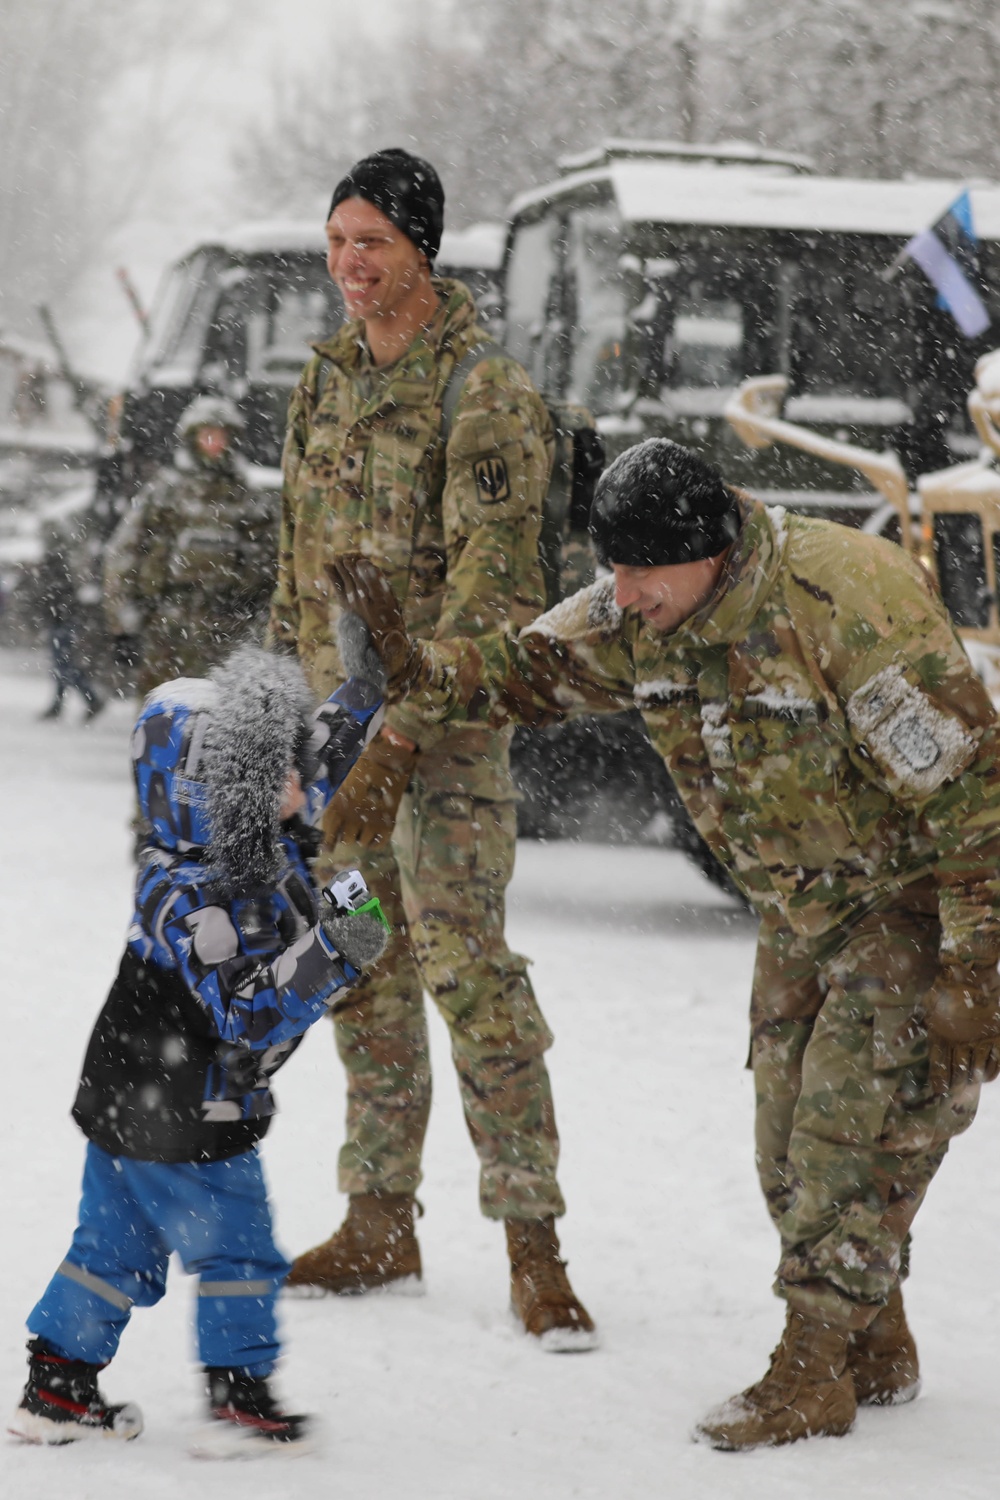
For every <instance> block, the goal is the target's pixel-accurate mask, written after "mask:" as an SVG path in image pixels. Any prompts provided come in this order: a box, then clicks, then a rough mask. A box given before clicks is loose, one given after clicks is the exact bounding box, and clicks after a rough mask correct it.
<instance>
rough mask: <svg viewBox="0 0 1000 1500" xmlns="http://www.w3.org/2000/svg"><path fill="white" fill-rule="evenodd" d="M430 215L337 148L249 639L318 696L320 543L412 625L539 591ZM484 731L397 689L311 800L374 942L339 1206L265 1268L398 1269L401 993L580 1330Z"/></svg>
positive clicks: (528, 465)
mask: <svg viewBox="0 0 1000 1500" xmlns="http://www.w3.org/2000/svg"><path fill="white" fill-rule="evenodd" d="M443 217H444V193H443V191H442V188H441V184H440V182H439V180H438V176H437V173H436V172H435V171H434V168H433V167H432V166H430V164H429V163H428V162H425V161H422V160H421V159H420V158H419V157H415V156H411V155H410V154H409V153H408V152H406V151H401V150H388V151H380V152H378V153H376V154H375V155H374V156H371V157H367V158H366V159H365V160H363V161H360V162H358V163H357V164H356V165H355V166H354V167H353V168H352V170H351V171H350V172H349V173H348V174H347V176H346V177H345V178H344V179H343V181H342V182H340V183H339V184H338V186H337V188H336V191H335V192H334V195H333V202H332V204H331V206H330V214H329V219H328V222H327V226H326V228H327V238H328V241H329V257H328V266H329V270H330V275H331V276H332V278H333V280H334V281H335V282H336V284H337V286H338V288H339V289H340V292H341V293H342V295H343V298H344V304H345V307H346V310H347V314H348V318H349V319H350V321H349V322H348V323H347V324H346V326H345V327H344V328H342V329H341V330H340V332H339V333H337V334H336V335H335V337H334V338H332V339H330V340H329V341H328V342H326V343H322V344H318V345H317V346H316V350H317V353H316V357H315V358H314V359H313V360H311V361H310V363H309V364H308V365H307V366H306V368H305V371H304V373H303V376H302V379H301V381H300V383H299V386H298V388H297V389H296V391H295V393H294V395H293V397H292V402H291V406H290V410H289V426H288V435H287V439H286V443H285V451H284V459H283V464H284V491H283V508H282V528H281V543H280V555H279V573H278V586H277V590H276V592H275V595H274V600H273V606H272V614H271V639H272V642H273V643H274V644H275V645H277V646H279V647H280V646H282V645H283V646H285V647H287V648H290V649H294V650H296V651H297V652H298V655H299V657H300V659H301V661H302V664H303V666H304V668H305V671H306V673H307V675H308V677H309V679H310V682H311V686H312V688H313V690H314V691H315V692H317V693H322V694H323V695H327V694H329V692H330V691H331V689H332V688H333V687H335V686H336V684H337V683H338V682H339V681H340V680H342V677H343V669H342V664H341V661H340V658H339V656H338V652H337V646H336V632H335V616H336V614H337V609H336V606H335V605H334V604H333V602H332V597H331V591H330V585H329V582H328V579H327V575H326V573H325V571H324V563H325V562H326V561H328V560H329V559H331V558H332V557H333V556H334V554H335V553H337V552H343V551H358V552H361V553H363V554H364V555H365V556H366V557H368V558H371V559H372V560H373V561H374V562H376V563H378V564H379V565H380V566H381V567H382V568H383V569H384V570H385V571H386V573H387V575H388V577H389V579H390V580H391V584H392V587H393V589H394V590H395V591H396V595H397V597H398V599H399V600H400V602H401V604H402V605H403V608H404V610H405V616H406V621H407V625H408V626H409V628H410V629H412V630H413V631H414V632H415V633H416V634H417V635H421V636H427V637H433V638H434V639H443V640H448V639H451V638H453V637H461V636H470V637H474V636H478V635H481V634H483V633H484V632H485V631H489V630H495V629H497V628H498V627H500V626H503V625H506V624H507V623H508V622H509V623H511V624H513V625H523V624H526V623H527V622H528V621H529V620H530V619H531V618H532V617H533V616H534V615H535V614H537V612H538V610H539V608H540V606H541V603H542V600H543V580H542V571H541V566H540V562H539V555H538V540H539V530H540V525H541V507H542V501H543V497H544V494H545V490H546V486H547V482H548V475H549V470H550V467H551V463H552V452H553V437H552V429H551V424H550V421H549V417H548V414H547V412H546V409H545V406H544V404H543V402H542V401H541V399H540V398H539V396H538V394H537V392H536V391H535V390H534V388H533V387H532V385H531V383H530V381H529V380H528V377H527V376H526V374H525V372H524V371H523V370H522V369H521V367H520V366H519V365H518V364H517V363H516V362H515V361H513V360H511V359H509V358H508V357H507V356H506V355H505V354H503V352H502V351H501V350H499V349H497V348H496V346H495V345H490V341H489V339H488V336H487V334H486V333H485V332H484V330H483V329H482V328H481V327H479V326H478V324H477V322H476V313H475V307H474V304H473V302H472V298H471V296H470V294H469V292H468V291H467V290H466V288H465V287H464V286H463V285H462V284H461V283H460V282H456V281H448V280H444V279H442V278H439V277H436V276H434V275H433V274H432V265H433V262H434V258H435V256H436V254H437V251H438V248H439V245H440V240H441V231H442V224H443ZM449 390H451V391H452V393H453V394H454V393H455V392H457V393H458V394H457V400H455V401H454V405H453V410H452V411H451V418H450V424H449V423H446V421H445V419H444V415H443V412H444V407H445V397H446V394H447V393H448V392H449ZM509 733H510V732H509V731H508V730H494V729H491V728H481V727H476V728H470V727H468V726H461V727H459V728H457V729H448V730H447V731H445V730H442V729H441V727H440V726H439V725H436V724H433V723H428V722H427V721H425V719H424V717H423V715H422V714H421V712H420V710H419V707H417V706H410V705H407V706H405V707H401V708H397V709H395V710H394V711H393V712H392V713H391V714H390V715H389V717H388V720H387V722H386V725H385V727H384V728H383V730H382V733H381V734H380V735H379V736H378V737H377V738H376V739H375V741H374V742H373V743H372V744H371V745H370V746H369V747H368V749H367V750H366V751H365V753H364V755H362V757H361V759H360V760H359V761H358V764H357V766H356V767H355V769H354V771H353V772H352V773H351V777H352V784H351V787H349V788H348V787H346V785H345V787H344V788H343V790H344V792H345V795H344V796H343V797H340V796H339V795H338V797H337V798H335V799H334V802H333V804H332V805H331V807H330V809H329V811H328V814H327V817H326V820H325V823H324V845H323V852H322V854H321V856H320V863H319V871H318V878H321V879H325V878H326V875H327V873H329V874H332V873H333V872H334V871H335V870H336V869H338V868H339V867H340V866H342V865H345V864H350V863H351V862H352V860H353V858H354V854H353V853H352V851H354V850H356V849H357V848H358V847H359V846H363V847H364V849H365V851H366V852H365V855H364V866H365V872H366V875H367V876H368V878H369V881H370V883H371V885H372V887H373V889H374V890H375V891H376V892H377V894H378V895H379V896H380V897H381V900H382V904H383V906H384V908H385V910H386V912H387V913H388V914H389V916H390V917H391V919H392V923H393V928H394V931H395V933H396V937H395V938H394V940H393V942H392V943H391V944H390V947H389V950H388V952H387V954H386V957H385V959H384V960H383V961H382V963H381V964H380V965H379V966H378V967H377V969H376V970H375V971H374V972H373V974H372V976H371V977H370V978H367V979H365V980H364V981H363V982H362V984H361V985H360V986H359V987H358V989H357V990H356V991H355V992H354V993H355V995H356V997H357V998H356V1003H354V1004H353V1005H352V1006H351V1007H349V1008H347V1009H345V1010H343V1011H341V1012H340V1014H339V1015H338V1016H337V1018H336V1020H335V1023H334V1024H335V1029H336V1037H337V1045H338V1049H339V1051H340V1056H341V1058H342V1060H343V1062H344V1065H345V1067H346V1069H347V1079H348V1107H347V1140H346V1143H345V1145H344V1147H343V1149H342V1151H341V1154H340V1187H341V1189H342V1191H344V1192H347V1193H348V1194H349V1195H350V1206H349V1210H348V1215H347V1219H346V1221H345V1223H344V1224H343V1225H342V1226H341V1228H340V1229H339V1230H338V1231H337V1232H336V1233H335V1234H334V1235H333V1236H332V1237H331V1238H330V1239H329V1240H327V1241H326V1242H325V1243H324V1244H321V1245H319V1246H317V1247H316V1248H315V1249H314V1250H311V1251H309V1252H307V1253H306V1254H304V1255H301V1256H300V1257H299V1258H298V1260H297V1261H296V1262H295V1265H294V1267H293V1269H292V1272H291V1275H290V1276H289V1278H288V1284H289V1285H290V1286H299V1287H301V1288H312V1289H315V1290H318V1291H329V1292H357V1291H364V1290H367V1289H369V1288H373V1287H380V1286H396V1287H397V1288H400V1289H401V1288H402V1287H404V1286H407V1285H409V1286H413V1285H414V1284H415V1283H418V1282H419V1279H420V1276H421V1264H420V1252H419V1248H418V1245H417V1241H416V1238H415V1235H414V1227H413V1212H414V1194H415V1192H416V1189H417V1186H418V1183H419V1181H420V1158H421V1151H422V1146H423V1140H424V1133H425V1130H426V1126H427V1118H428V1112H429V1109H430V1101H431V1081H430V1066H429V1060H428V1049H427V1029H426V1019H425V1014H424V1005H423V988H424V987H426V989H427V990H428V991H429V992H430V994H431V996H432V997H433V999H434V1001H435V1002H436V1004H437V1006H438V1009H439V1010H440V1012H441V1014H442V1016H443V1017H444V1019H445V1022H446V1023H447V1026H448V1029H449V1033H450V1039H451V1048H452V1056H453V1058H454V1062H455V1066H456V1069H457V1072H458V1078H459V1086H460V1089H461V1094H462V1102H463V1106H464V1109H465V1118H466V1122H467V1124H468V1128H469V1133H470V1135H471V1136H472V1140H473V1142H474V1144H475V1147H476V1150H477V1152H478V1155H479V1161H480V1168H481V1175H480V1199H481V1205H482V1209H483V1212H484V1213H485V1214H486V1216H487V1217H489V1218H493V1219H503V1220H504V1221H505V1225H506V1230H507V1243H508V1248H509V1252H510V1259H511V1291H512V1298H513V1305H514V1308H515V1310H516V1312H517V1314H518V1316H519V1317H520V1319H521V1321H522V1323H523V1325H524V1328H525V1330H526V1331H527V1333H528V1334H530V1335H532V1336H533V1337H535V1338H537V1339H538V1340H539V1342H540V1343H541V1345H542V1346H543V1347H545V1348H547V1349H580V1348H589V1347H591V1346H592V1345H593V1343H594V1342H595V1335H594V1327H593V1324H592V1322H591V1320H590V1318H589V1316H588V1314H587V1312H586V1311H585V1309H584V1308H583V1307H582V1305H581V1304H580V1303H579V1302H578V1300H577V1299H576V1297H575V1296H574V1294H573V1292H572V1289H571V1287H570V1284H569V1281H568V1280H567V1277H566V1271H565V1266H564V1264H563V1262H562V1260H561V1259H560V1254H559V1241H558V1238H557V1237H556V1232H555V1218H556V1216H557V1215H559V1214H561V1213H563V1211H564V1205H563V1200H562V1196H561V1194H560V1191H559V1187H558V1184H557V1181H556V1164H557V1158H558V1147H559V1142H558V1136H557V1134H556V1126H555V1118H554V1113H553V1107H552V1096H551V1090H550V1087H549V1078H548V1073H547V1070H546V1067H545V1062H544V1057H543V1054H544V1052H545V1051H546V1049H547V1048H548V1047H549V1046H550V1045H551V1042H552V1037H551V1034H550V1032H549V1030H548V1027H547V1026H546V1024H545V1021H544V1019H543V1017H542V1014H541V1011H540V1010H539V1007H538V1004H537V1001H536V1000H535V996H534V993H533V991H532V987H531V983H530V980H529V979H528V975H527V966H526V961H525V959H523V958H522V957H520V956H519V955H518V954H515V953H512V952H511V951H510V949H509V948H508V947H507V945H506V942H505V940H504V900H505V890H506V886H507V884H508V882H509V880H510V877H511V873H512V869H513V858H514V836H515V794H514V790H513V787H512V783H511V779H510V770H509V764H508V749H509ZM362 794H364V795H362ZM355 808H357V809H358V811H355Z"/></svg>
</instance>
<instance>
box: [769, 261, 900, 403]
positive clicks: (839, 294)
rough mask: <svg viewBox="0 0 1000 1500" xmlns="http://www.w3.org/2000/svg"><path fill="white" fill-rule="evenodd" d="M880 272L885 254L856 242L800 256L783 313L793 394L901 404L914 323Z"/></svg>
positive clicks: (896, 290) (895, 287) (892, 285)
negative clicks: (786, 318)
mask: <svg viewBox="0 0 1000 1500" xmlns="http://www.w3.org/2000/svg"><path fill="white" fill-rule="evenodd" d="M879 256H881V259H879ZM884 269H885V266H884V252H883V251H877V250H876V249H874V248H873V247H872V246H869V245H865V244H864V243H862V242H861V241H859V240H849V239H841V240H839V241H838V242H836V243H832V244H831V243H830V241H829V240H827V242H826V243H825V244H819V243H814V244H810V245H809V246H808V249H807V250H805V251H803V254H802V258H801V260H800V264H799V275H798V277H797V279H796V281H795V284H794V297H793V301H792V306H791V308H790V310H789V323H790V335H791V343H792V348H793V355H792V370H791V374H792V381H793V386H794V388H795V390H797V391H803V392H810V391H822V392H824V393H828V394H831V395H834V394H838V393H843V394H845V395H855V396H868V397H875V396H880V397H886V396H894V397H898V398H905V395H906V390H907V384H908V381H909V376H910V370H911V369H912V366H913V348H912V345H913V323H912V317H911V316H910V314H909V309H908V308H907V306H906V304H905V301H904V297H905V292H904V290H903V288H902V287H900V286H899V285H897V284H896V283H887V282H885V281H884V280H882V278H881V277H880V275H879V272H880V271H882V270H884Z"/></svg>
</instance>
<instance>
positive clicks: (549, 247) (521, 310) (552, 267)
mask: <svg viewBox="0 0 1000 1500" xmlns="http://www.w3.org/2000/svg"><path fill="white" fill-rule="evenodd" d="M558 257H559V222H558V220H556V219H552V218H547V219H538V220H536V221H535V222H534V223H533V224H523V225H521V226H520V227H519V228H518V229H517V231H516V233H515V235H514V242H513V246H512V249H511V253H510V258H509V260H508V262H507V277H506V287H505V309H504V310H505V318H506V329H505V335H504V344H505V347H506V349H507V350H508V352H509V353H510V354H512V355H513V357H514V358H515V359H518V360H520V361H521V363H522V364H523V365H524V367H525V369H526V370H527V371H528V373H529V374H530V375H531V377H532V379H533V380H534V381H535V382H536V384H538V385H540V386H542V387H544V386H546V385H547V384H548V383H549V382H548V381H547V380H546V370H545V368H544V364H545V350H546V342H547V341H546V338H545V334H546V325H547V322H548V321H549V319H550V315H551V313H552V311H553V298H554V296H555V284H556V271H557V269H558Z"/></svg>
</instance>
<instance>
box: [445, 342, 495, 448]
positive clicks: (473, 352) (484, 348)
mask: <svg viewBox="0 0 1000 1500" xmlns="http://www.w3.org/2000/svg"><path fill="white" fill-rule="evenodd" d="M498 356H502V357H504V358H506V357H507V351H506V349H504V348H502V347H501V345H500V344H497V343H495V342H494V340H493V339H484V340H483V342H482V343H481V344H473V346H472V348H471V349H469V350H468V352H467V353H465V354H463V356H462V358H461V359H460V360H459V361H458V363H457V364H456V366H455V368H454V369H453V370H452V372H451V374H450V375H449V376H448V381H447V384H446V385H445V388H444V395H443V396H442V398H441V438H442V440H443V442H444V444H445V446H447V444H448V439H449V438H450V437H451V423H452V418H453V417H454V415H455V408H456V406H457V405H458V403H459V402H460V401H461V399H462V392H463V391H464V390H465V383H466V381H467V380H468V378H469V376H470V375H471V374H472V372H473V370H474V369H475V368H476V366H477V365H481V364H482V362H483V360H484V359H496V358H497V357H498Z"/></svg>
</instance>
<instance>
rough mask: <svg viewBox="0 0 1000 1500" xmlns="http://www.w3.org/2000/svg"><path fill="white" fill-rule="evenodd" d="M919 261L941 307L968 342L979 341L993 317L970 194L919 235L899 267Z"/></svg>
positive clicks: (904, 250)
mask: <svg viewBox="0 0 1000 1500" xmlns="http://www.w3.org/2000/svg"><path fill="white" fill-rule="evenodd" d="M907 257H909V258H910V259H911V260H915V261H916V263H917V265H918V266H919V267H920V269H921V270H922V271H923V273H924V275H925V276H926V277H927V279H928V281H930V282H931V283H932V285H933V286H934V287H936V289H937V293H938V297H939V299H940V302H941V306H942V307H945V308H947V310H948V312H950V313H951V315H952V317H953V318H954V319H955V322H956V323H957V324H958V326H959V328H960V329H961V330H962V332H963V333H964V334H965V337H966V338H967V339H974V338H978V337H979V335H980V334H981V333H985V332H986V330H987V328H989V326H990V315H989V313H988V312H987V311H986V305H985V303H984V302H983V299H982V296H981V295H980V291H979V288H980V287H981V286H982V277H981V275H980V271H979V241H978V240H977V239H976V232H975V230H974V229H973V227H972V204H971V203H970V201H969V194H968V191H966V192H964V193H962V194H961V196H960V197H958V198H956V199H955V201H954V203H953V204H952V205H951V207H950V208H949V209H947V210H946V211H945V212H944V213H943V214H942V215H941V217H940V219H938V221H937V223H936V224H932V225H931V227H930V229H922V230H921V231H920V233H919V234H915V235H914V236H913V238H912V240H910V241H909V243H908V244H906V245H904V246H903V248H902V250H901V251H900V253H899V255H898V257H897V260H896V264H897V265H900V264H902V262H903V261H904V260H906V259H907Z"/></svg>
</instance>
